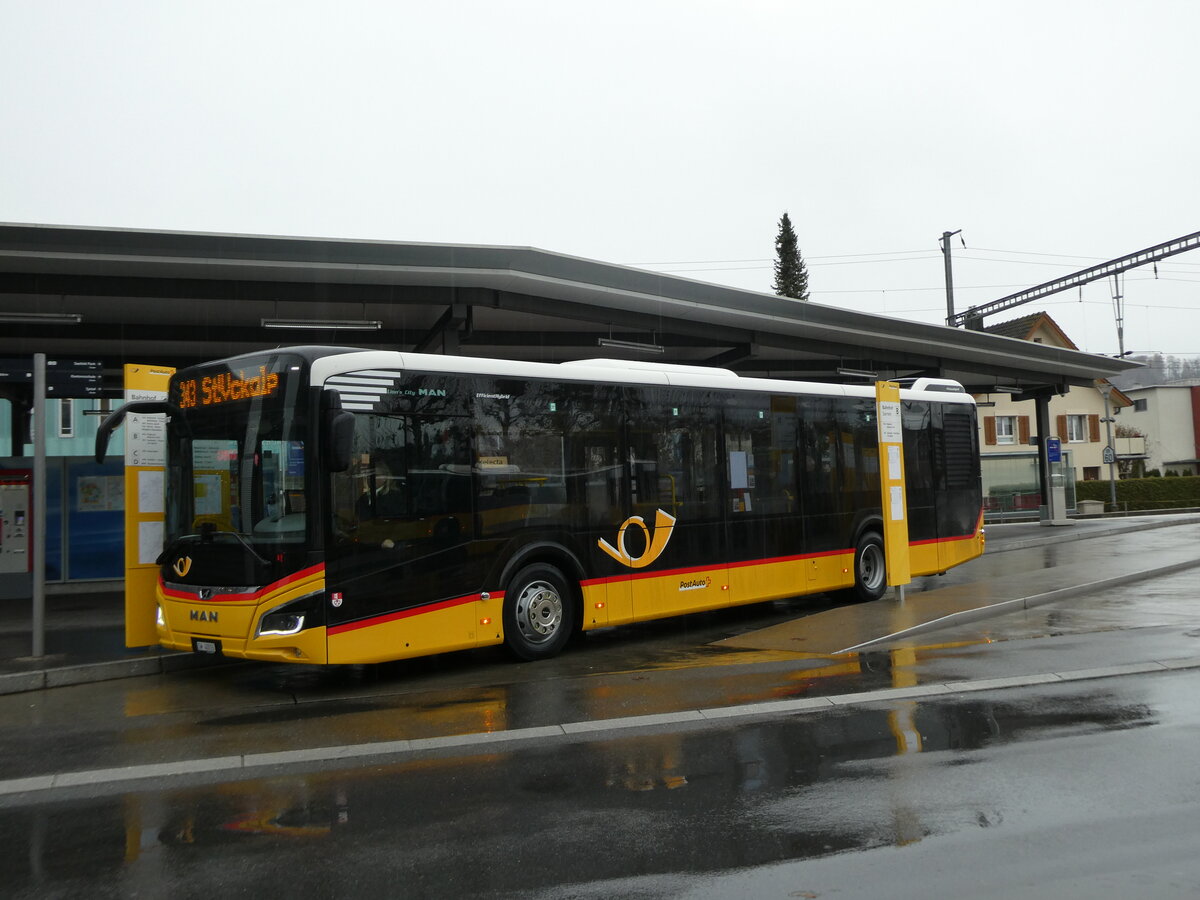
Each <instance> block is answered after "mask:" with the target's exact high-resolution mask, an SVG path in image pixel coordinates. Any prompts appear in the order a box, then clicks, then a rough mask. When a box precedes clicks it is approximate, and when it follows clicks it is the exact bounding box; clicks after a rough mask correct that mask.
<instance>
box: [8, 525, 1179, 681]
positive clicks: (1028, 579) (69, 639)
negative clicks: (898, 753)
mask: <svg viewBox="0 0 1200 900" xmlns="http://www.w3.org/2000/svg"><path fill="white" fill-rule="evenodd" d="M1075 521H1076V524H1075V525H1074V526H1071V527H1065V528H1058V527H1056V528H1047V527H1043V526H1042V525H1040V524H1039V523H1036V522H1033V523H1013V524H1000V525H988V526H987V551H986V552H985V554H984V556H983V557H982V559H981V560H975V561H972V562H971V563H968V564H966V565H965V566H961V567H959V568H958V569H954V570H952V571H951V572H950V573H949V574H948V575H947V576H946V581H945V586H941V582H942V580H941V579H936V578H927V579H921V580H920V581H921V582H923V585H921V589H917V587H918V586H915V585H914V586H913V588H912V589H910V591H909V592H907V597H906V599H905V601H904V602H903V603H898V602H897V601H896V600H895V599H894V598H893V597H892V596H891V594H890V593H889V595H888V596H887V597H885V598H884V599H882V600H878V601H876V602H874V603H868V604H858V605H849V606H842V607H836V608H834V609H830V610H827V611H825V612H822V613H818V614H815V615H808V616H804V617H801V618H798V619H795V620H793V621H790V622H787V623H784V624H782V625H776V626H772V627H771V628H767V629H761V630H759V631H754V632H750V633H747V634H745V635H739V636H738V637H734V638H729V639H727V640H726V641H725V642H723V643H724V645H725V646H729V647H747V648H749V647H754V648H756V649H774V650H782V651H789V652H798V653H804V654H814V655H836V654H838V653H845V652H852V651H856V650H858V649H860V648H861V649H865V648H866V647H869V646H872V645H877V644H881V643H886V642H888V641H895V640H899V639H901V638H903V637H904V636H906V635H909V634H918V633H921V632H925V631H931V630H936V629H937V628H941V627H945V626H947V625H950V624H959V623H962V622H965V621H971V620H972V619H980V618H985V617H988V616H994V615H1000V614H1003V613H1005V612H1009V611H1011V610H1013V609H1016V608H1020V607H1022V606H1029V605H1034V604H1037V603H1045V602H1051V601H1053V600H1060V599H1066V598H1067V597H1069V596H1071V595H1073V594H1077V593H1079V592H1080V591H1095V590H1101V589H1104V588H1108V587H1115V586H1118V585H1120V584H1124V583H1129V582H1132V581H1136V580H1140V579H1144V578H1150V577H1154V576H1156V575H1161V574H1168V573H1169V572H1171V571H1177V570H1180V569H1182V568H1188V567H1190V566H1193V565H1197V566H1200V551H1196V550H1195V549H1194V548H1195V546H1196V544H1195V543H1189V544H1188V545H1187V546H1186V547H1180V548H1175V549H1173V550H1164V551H1163V552H1161V553H1158V552H1156V553H1154V554H1150V555H1145V554H1143V555H1140V556H1137V557H1132V558H1131V557H1130V556H1125V555H1122V554H1120V553H1114V552H1113V546H1112V542H1110V541H1098V542H1097V545H1096V548H1095V551H1094V552H1092V551H1090V550H1089V549H1087V545H1085V546H1084V547H1083V548H1080V552H1077V553H1073V554H1072V556H1073V557H1074V561H1073V562H1071V563H1070V564H1066V565H1057V566H1052V567H1049V568H1042V569H1039V570H1037V571H1036V572H1016V573H1013V572H1006V573H1005V574H1003V575H991V574H989V575H984V576H983V577H982V578H981V577H976V576H975V575H974V574H973V572H972V570H973V568H978V567H981V566H983V565H984V564H986V563H987V562H988V560H989V559H990V558H991V557H993V556H994V555H998V554H1002V553H1005V552H1006V551H1013V550H1024V549H1029V548H1035V547H1046V546H1050V545H1054V544H1061V543H1066V542H1076V541H1089V542H1090V541H1091V540H1093V539H1100V538H1109V537H1115V536H1118V535H1122V534H1132V533H1142V532H1147V531H1151V530H1156V529H1170V528H1172V527H1178V526H1187V525H1194V524H1200V514H1186V515H1146V516H1128V517H1124V516H1122V517H1108V518H1089V519H1079V520H1075ZM1164 537H1165V533H1164ZM1164 543H1167V542H1166V541H1164ZM999 568H1001V569H1003V568H1004V567H1003V566H1000V567H999ZM32 651H33V633H32V601H31V600H29V599H25V600H21V599H17V600H5V601H0V694H11V693H21V692H24V691H34V690H41V689H44V688H51V687H63V686H67V685H72V684H83V683H88V682H95V681H106V680H110V679H115V678H129V677H134V676H139V675H152V674H158V673H162V672H169V671H177V670H180V669H185V668H191V667H194V666H212V665H221V664H229V663H230V662H232V661H231V660H224V661H221V660H212V659H209V658H206V657H197V656H195V655H193V654H189V653H178V652H175V651H167V650H162V649H159V648H141V649H128V648H126V647H125V637H124V596H123V592H122V590H121V588H120V586H119V585H114V584H113V583H111V582H109V583H105V584H104V585H103V586H97V588H96V589H94V590H90V591H89V590H86V589H85V590H82V591H79V590H78V589H76V590H75V591H73V592H71V593H58V592H56V591H55V590H54V589H53V588H50V589H48V596H47V598H46V604H45V631H44V651H45V652H44V655H42V656H40V657H34V656H32V655H31V654H32Z"/></svg>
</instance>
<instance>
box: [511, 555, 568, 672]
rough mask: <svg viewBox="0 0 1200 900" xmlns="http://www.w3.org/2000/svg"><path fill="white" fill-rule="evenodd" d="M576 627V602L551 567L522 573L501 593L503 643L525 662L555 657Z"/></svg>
mask: <svg viewBox="0 0 1200 900" xmlns="http://www.w3.org/2000/svg"><path fill="white" fill-rule="evenodd" d="M574 627H575V602H574V598H573V596H572V594H571V589H570V587H569V585H568V584H567V579H566V578H565V577H564V576H563V574H562V573H561V572H560V571H558V569H556V568H554V566H550V565H546V564H545V563H534V564H533V565H530V566H526V567H525V568H523V569H521V571H519V572H518V573H517V574H516V575H515V576H514V577H513V580H512V582H511V583H510V584H509V586H508V589H507V590H506V591H505V592H504V643H505V644H506V645H507V646H508V649H509V651H511V652H512V653H513V654H514V655H515V656H517V657H519V658H520V659H525V660H535V659H549V658H550V657H551V656H556V655H557V654H558V653H559V652H560V651H561V650H562V649H563V647H565V646H566V643H567V641H568V640H569V639H570V637H571V631H572V630H573V629H574Z"/></svg>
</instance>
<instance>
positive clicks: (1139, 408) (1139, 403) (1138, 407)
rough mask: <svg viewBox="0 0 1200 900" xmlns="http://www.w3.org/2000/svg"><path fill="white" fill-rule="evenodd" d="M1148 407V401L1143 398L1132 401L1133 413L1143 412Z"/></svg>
mask: <svg viewBox="0 0 1200 900" xmlns="http://www.w3.org/2000/svg"><path fill="white" fill-rule="evenodd" d="M1149 405H1150V401H1148V400H1146V399H1145V398H1144V397H1143V398H1142V399H1141V400H1134V401H1133V411H1134V412H1145V411H1146V407H1147V406H1149Z"/></svg>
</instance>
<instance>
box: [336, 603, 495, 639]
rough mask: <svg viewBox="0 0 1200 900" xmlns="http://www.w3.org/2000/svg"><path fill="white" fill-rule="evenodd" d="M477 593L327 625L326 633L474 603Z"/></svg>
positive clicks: (342, 632)
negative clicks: (355, 620) (341, 623)
mask: <svg viewBox="0 0 1200 900" xmlns="http://www.w3.org/2000/svg"><path fill="white" fill-rule="evenodd" d="M502 596H503V594H492V598H493V599H496V598H497V597H502ZM481 599H482V597H481V596H480V595H479V594H470V595H469V596H466V597H455V598H453V599H452V600H442V601H441V602H440V603H428V604H426V605H425V606H414V607H413V608H412V609H401V610H398V611H396V612H390V613H384V614H383V615H380V616H371V617H370V618H368V619H359V620H358V621H357V622H346V623H345V624H343V625H332V626H330V627H329V629H328V631H327V634H344V633H345V632H347V631H357V630H358V629H360V628H373V627H374V626H376V625H384V624H386V623H388V622H395V621H398V620H400V619H411V618H412V617H413V616H421V615H424V614H425V613H431V612H437V611H438V610H442V609H452V608H454V607H455V606H462V605H463V604H464V603H474V602H475V601H477V600H481Z"/></svg>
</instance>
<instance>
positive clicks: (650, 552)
mask: <svg viewBox="0 0 1200 900" xmlns="http://www.w3.org/2000/svg"><path fill="white" fill-rule="evenodd" d="M630 525H636V526H637V527H638V528H640V529H642V534H643V535H644V536H645V539H646V550H645V551H644V552H643V553H642V555H641V556H637V557H634V556H630V555H629V551H628V550H626V549H625V530H626V529H627V528H628V527H629V526H630ZM674 529H675V517H674V516H673V515H671V514H670V513H668V512H663V511H662V510H661V509H658V510H655V511H654V536H653V537H651V535H650V529H649V527H647V525H646V520H645V519H643V518H642V517H641V516H630V517H629V518H628V519H626V520H625V521H624V522H623V523H622V525H621V529H620V531H618V532H617V546H615V547H614V546H613V545H612V544H610V543H609V542H608V541H606V540H604V538H600V539H599V540H597V541H596V546H598V547H599V548H600V549H601V550H603V551H604V552H605V553H607V554H608V555H609V556H611V557H612V558H613V559H615V560H616V561H617V562H619V563H621V564H622V565H625V566H629V568H631V569H644V568H645V567H646V566H648V565H650V563H652V562H654V561H655V560H656V559H658V558H659V557H660V556H662V554H663V551H664V550H666V549H667V542H668V541H670V540H671V534H672V532H673V531H674Z"/></svg>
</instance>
